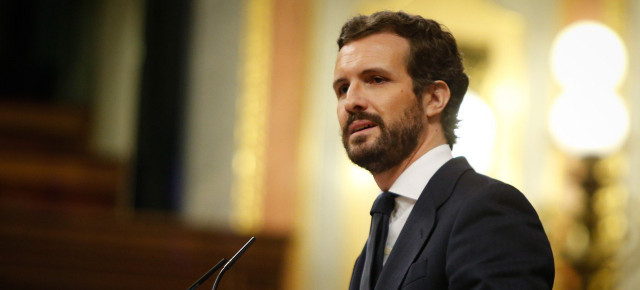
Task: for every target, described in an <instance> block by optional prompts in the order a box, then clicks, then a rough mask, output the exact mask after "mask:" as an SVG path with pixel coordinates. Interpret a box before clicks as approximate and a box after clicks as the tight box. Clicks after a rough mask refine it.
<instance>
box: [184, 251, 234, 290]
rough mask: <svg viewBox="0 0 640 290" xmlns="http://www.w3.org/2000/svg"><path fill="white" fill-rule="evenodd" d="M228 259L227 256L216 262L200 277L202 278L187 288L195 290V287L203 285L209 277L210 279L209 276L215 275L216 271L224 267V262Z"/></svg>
mask: <svg viewBox="0 0 640 290" xmlns="http://www.w3.org/2000/svg"><path fill="white" fill-rule="evenodd" d="M226 261H227V260H226V259H225V258H222V260H220V262H218V264H216V265H215V266H213V267H212V268H211V269H209V271H207V273H205V274H204V275H203V276H202V277H200V279H198V281H196V282H195V283H193V285H191V287H189V288H187V290H194V289H196V288H198V286H200V285H202V283H204V282H205V281H207V279H209V277H211V275H213V273H215V272H216V271H217V270H218V269H219V268H220V267H222V264H224V262H226Z"/></svg>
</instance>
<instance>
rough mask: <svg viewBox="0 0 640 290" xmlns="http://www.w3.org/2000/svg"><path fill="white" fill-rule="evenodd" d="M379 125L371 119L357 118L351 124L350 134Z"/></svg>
mask: <svg viewBox="0 0 640 290" xmlns="http://www.w3.org/2000/svg"><path fill="white" fill-rule="evenodd" d="M377 126H378V125H377V124H376V123H374V122H372V121H369V120H357V121H354V122H353V123H351V125H349V135H353V134H355V133H358V132H362V131H366V130H368V129H370V128H374V127H377Z"/></svg>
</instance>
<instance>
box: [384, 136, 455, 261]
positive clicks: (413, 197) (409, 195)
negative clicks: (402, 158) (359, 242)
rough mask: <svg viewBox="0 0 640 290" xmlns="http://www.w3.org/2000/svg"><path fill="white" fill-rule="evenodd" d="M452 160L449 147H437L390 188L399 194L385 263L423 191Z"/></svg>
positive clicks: (390, 227) (387, 242)
mask: <svg viewBox="0 0 640 290" xmlns="http://www.w3.org/2000/svg"><path fill="white" fill-rule="evenodd" d="M451 158H453V156H452V155H451V148H449V145H447V144H444V145H440V146H437V147H435V148H433V149H431V150H429V152H427V153H426V154H424V155H422V156H421V157H420V158H418V160H416V161H415V162H413V163H412V164H411V165H409V167H408V168H407V169H406V170H405V171H404V172H402V174H400V176H398V179H396V181H395V182H394V183H393V185H391V188H389V191H390V192H393V193H395V194H397V195H398V197H396V207H395V209H394V210H393V212H391V216H390V217H389V233H388V234H387V241H386V244H385V248H384V260H383V263H385V262H387V258H388V257H389V254H390V253H391V249H392V248H393V245H394V244H395V243H396V240H398V236H399V235H400V231H402V228H403V227H404V224H405V223H406V222H407V218H408V217H409V214H410V213H411V210H412V209H413V206H414V205H415V204H416V201H417V200H418V197H420V194H421V193H422V190H424V187H425V186H427V183H428V182H429V180H430V179H431V177H432V176H433V175H434V174H435V173H436V171H438V169H440V167H442V165H444V164H445V163H447V161H449V160H450V159H451Z"/></svg>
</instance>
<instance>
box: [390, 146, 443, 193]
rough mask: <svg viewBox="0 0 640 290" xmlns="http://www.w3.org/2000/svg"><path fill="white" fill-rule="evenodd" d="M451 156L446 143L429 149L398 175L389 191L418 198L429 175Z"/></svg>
mask: <svg viewBox="0 0 640 290" xmlns="http://www.w3.org/2000/svg"><path fill="white" fill-rule="evenodd" d="M451 158H453V156H452V154H451V148H449V145H447V144H443V145H440V146H437V147H435V148H433V149H431V150H429V152H427V153H425V154H424V155H422V156H421V157H420V158H418V160H416V161H414V162H413V163H412V164H411V165H409V167H407V169H405V171H404V172H402V174H400V176H398V179H396V181H395V182H394V183H393V185H391V188H389V191H390V192H393V193H395V194H398V195H400V196H404V197H407V198H410V199H413V200H418V197H420V194H422V190H423V189H424V187H425V186H427V183H429V180H430V179H431V177H432V176H433V175H434V174H435V173H436V171H438V169H440V167H442V165H444V164H445V163H447V161H449V160H450V159H451Z"/></svg>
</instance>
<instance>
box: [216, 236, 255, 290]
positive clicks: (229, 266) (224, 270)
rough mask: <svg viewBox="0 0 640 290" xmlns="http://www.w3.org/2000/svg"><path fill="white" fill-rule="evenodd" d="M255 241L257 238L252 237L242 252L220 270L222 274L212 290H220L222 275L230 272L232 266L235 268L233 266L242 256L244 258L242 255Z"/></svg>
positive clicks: (219, 274)
mask: <svg viewBox="0 0 640 290" xmlns="http://www.w3.org/2000/svg"><path fill="white" fill-rule="evenodd" d="M255 240H256V237H251V239H249V241H248V242H247V243H246V244H244V246H242V248H241V249H240V251H238V252H237V253H236V254H235V255H233V257H231V259H230V260H229V262H227V263H226V264H225V265H224V267H222V270H220V273H218V277H216V281H215V282H214V283H213V287H212V288H211V290H216V289H218V283H220V279H221V278H222V275H224V272H226V271H227V270H229V268H231V266H233V264H234V263H235V262H236V261H237V260H238V259H239V258H240V256H242V254H244V252H246V251H247V249H248V248H249V246H251V245H252V244H253V242H254V241H255Z"/></svg>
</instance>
